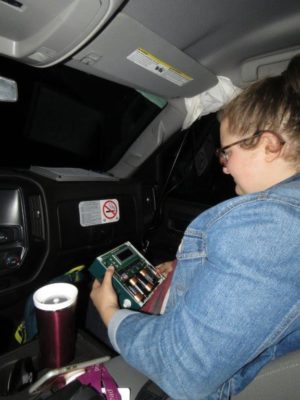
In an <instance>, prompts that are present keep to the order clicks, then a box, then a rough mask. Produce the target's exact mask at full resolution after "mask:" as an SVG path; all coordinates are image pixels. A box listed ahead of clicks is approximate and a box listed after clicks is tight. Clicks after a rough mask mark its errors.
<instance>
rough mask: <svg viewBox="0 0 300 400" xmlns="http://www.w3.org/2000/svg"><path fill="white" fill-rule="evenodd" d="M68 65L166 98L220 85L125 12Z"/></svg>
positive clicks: (190, 93) (214, 77)
mask: <svg viewBox="0 0 300 400" xmlns="http://www.w3.org/2000/svg"><path fill="white" fill-rule="evenodd" d="M67 65H70V66H71V67H73V68H77V69H79V70H82V71H85V72H87V73H90V74H93V75H98V76H100V77H102V78H105V79H109V80H113V81H115V82H119V83H121V84H124V85H126V86H130V87H134V88H135V89H140V90H144V91H147V92H150V93H153V94H155V95H158V96H161V97H163V98H167V99H169V98H175V97H181V98H182V97H190V96H194V95H195V94H196V93H200V92H203V91H204V90H207V89H209V88H210V87H212V86H214V85H216V83H217V78H216V76H215V75H214V74H213V73H212V72H210V71H209V70H208V69H206V68H205V67H203V66H202V65H201V64H199V63H198V62H196V61H195V60H194V59H193V58H191V57H190V56H188V55H187V54H186V53H184V52H183V51H181V50H180V49H178V48H177V47H175V46H173V45H172V44H171V43H169V42H168V41H166V40H165V39H163V38H162V37H161V36H159V35H157V34H156V33H154V32H152V31H151V30H149V29H148V28H147V27H145V26H144V25H143V24H141V23H140V22H138V21H137V20H136V19H134V18H132V17H129V16H128V15H126V14H125V13H123V12H120V13H118V14H117V15H116V17H115V18H114V19H113V20H112V21H111V22H110V23H109V24H108V25H107V26H106V28H105V29H104V30H103V31H102V32H101V34H100V35H98V36H97V37H95V39H94V40H92V41H91V42H90V43H89V44H88V45H87V46H85V47H84V48H83V49H82V50H81V51H79V52H78V53H77V54H75V55H74V56H73V59H72V60H71V61H69V62H68V63H67Z"/></svg>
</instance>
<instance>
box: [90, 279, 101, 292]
mask: <svg viewBox="0 0 300 400" xmlns="http://www.w3.org/2000/svg"><path fill="white" fill-rule="evenodd" d="M100 286H101V283H100V282H99V281H98V279H95V280H94V282H93V286H92V290H94V289H97V288H98V287H100Z"/></svg>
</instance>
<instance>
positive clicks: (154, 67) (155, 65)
mask: <svg viewBox="0 0 300 400" xmlns="http://www.w3.org/2000/svg"><path fill="white" fill-rule="evenodd" d="M127 59H128V60H129V61H132V62H134V63H135V64H137V65H139V66H140V67H142V68H145V69H147V70H148V71H150V72H152V73H154V74H156V75H159V76H160V77H161V78H163V79H167V80H168V81H170V82H172V83H174V84H175V85H178V86H183V85H185V84H186V83H188V82H190V81H192V80H193V78H192V77H191V76H189V75H187V74H185V73H184V72H182V71H180V70H178V69H177V68H175V67H173V66H172V65H170V64H168V63H166V62H164V61H162V60H160V59H159V58H157V57H155V56H154V55H153V54H151V53H149V51H147V50H145V49H142V48H139V49H136V50H135V51H133V52H132V53H131V54H129V56H128V57H127Z"/></svg>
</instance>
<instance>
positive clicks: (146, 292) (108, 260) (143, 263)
mask: <svg viewBox="0 0 300 400" xmlns="http://www.w3.org/2000/svg"><path fill="white" fill-rule="evenodd" d="M110 265H112V266H113V267H114V268H115V272H114V275H113V286H114V288H115V290H116V292H117V294H118V298H119V303H120V306H121V307H122V308H131V309H133V310H137V309H139V308H140V307H142V306H143V305H144V304H145V303H146V302H147V301H148V300H149V298H150V297H151V296H152V294H153V293H154V291H155V289H156V288H157V287H158V286H159V285H160V283H161V282H162V281H163V280H164V277H163V276H162V275H161V274H159V273H158V272H157V271H156V270H155V268H154V267H153V265H152V264H150V263H149V261H147V259H146V258H145V257H144V256H143V255H142V254H141V253H140V252H139V251H138V250H137V249H136V248H135V247H134V246H133V245H132V244H131V243H130V242H126V243H123V244H121V245H120V246H118V247H116V248H114V249H112V250H110V251H108V252H107V253H104V254H102V255H100V256H98V257H97V258H96V259H95V261H94V262H93V264H92V265H91V266H90V268H89V271H90V272H91V273H92V274H93V275H94V276H95V277H96V278H102V277H103V276H104V274H105V272H106V270H107V268H108V267H109V266H110Z"/></svg>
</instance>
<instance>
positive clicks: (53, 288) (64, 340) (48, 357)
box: [33, 283, 78, 369]
mask: <svg viewBox="0 0 300 400" xmlns="http://www.w3.org/2000/svg"><path fill="white" fill-rule="evenodd" d="M77 295H78V289H77V288H76V286H74V285H71V284H70V283H53V284H50V285H46V286H43V287H41V288H40V289H38V290H37V291H36V292H35V293H34V295H33V302H34V305H35V308H36V317H37V325H38V331H39V349H40V366H41V367H42V368H50V369H53V368H59V367H61V366H64V365H66V364H68V363H69V362H70V361H71V360H72V359H73V358H74V353H75V336H76V332H75V308H76V301H77Z"/></svg>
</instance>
